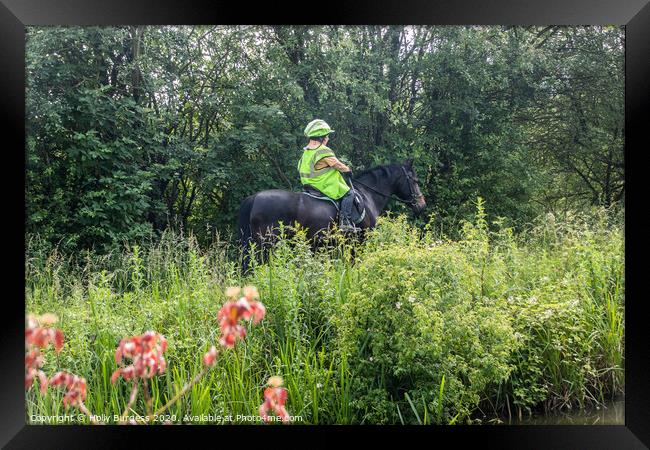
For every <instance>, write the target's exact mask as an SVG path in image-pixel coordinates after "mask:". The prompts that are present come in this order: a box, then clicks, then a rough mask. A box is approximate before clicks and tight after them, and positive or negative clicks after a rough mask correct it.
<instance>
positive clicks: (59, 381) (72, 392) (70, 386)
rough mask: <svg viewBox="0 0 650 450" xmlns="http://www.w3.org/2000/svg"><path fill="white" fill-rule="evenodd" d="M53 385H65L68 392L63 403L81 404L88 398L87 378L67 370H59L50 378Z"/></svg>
mask: <svg viewBox="0 0 650 450" xmlns="http://www.w3.org/2000/svg"><path fill="white" fill-rule="evenodd" d="M49 384H50V385H51V386H63V387H65V388H66V390H67V392H66V394H65V396H64V397H63V405H64V406H65V407H66V408H68V407H70V406H79V405H81V404H82V403H83V402H84V400H85V399H86V379H85V378H81V377H79V376H77V375H73V374H71V373H67V372H57V373H55V374H54V376H53V377H52V378H50V382H49Z"/></svg>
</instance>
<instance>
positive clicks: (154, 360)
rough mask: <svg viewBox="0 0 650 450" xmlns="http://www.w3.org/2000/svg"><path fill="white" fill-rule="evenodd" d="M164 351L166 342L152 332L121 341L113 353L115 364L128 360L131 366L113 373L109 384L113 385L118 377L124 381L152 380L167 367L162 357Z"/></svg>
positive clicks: (163, 338) (162, 337) (159, 335)
mask: <svg viewBox="0 0 650 450" xmlns="http://www.w3.org/2000/svg"><path fill="white" fill-rule="evenodd" d="M165 350H167V340H166V339H165V337H164V336H162V335H161V334H159V333H156V332H153V331H147V332H146V333H144V334H143V335H141V336H133V337H131V338H124V339H122V340H121V341H120V345H119V346H118V347H117V350H116V351H115V362H116V363H117V364H120V363H121V362H122V360H123V359H124V358H129V359H131V360H132V364H131V365H129V366H126V367H120V368H118V369H117V370H116V371H115V372H113V375H112V376H111V383H115V381H116V380H117V379H118V378H119V377H120V375H121V376H122V377H123V378H124V379H125V380H130V379H132V378H135V377H137V378H152V377H153V376H154V375H156V374H157V373H158V374H161V373H163V372H164V371H165V369H166V367H167V362H166V361H165V358H164V357H163V356H162V354H163V353H164V352H165Z"/></svg>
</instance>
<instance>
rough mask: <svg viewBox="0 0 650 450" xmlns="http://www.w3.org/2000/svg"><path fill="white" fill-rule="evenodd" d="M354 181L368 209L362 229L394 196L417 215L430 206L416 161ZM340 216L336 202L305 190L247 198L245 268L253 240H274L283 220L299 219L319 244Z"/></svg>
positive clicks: (242, 223)
mask: <svg viewBox="0 0 650 450" xmlns="http://www.w3.org/2000/svg"><path fill="white" fill-rule="evenodd" d="M352 183H353V186H354V188H355V189H356V190H357V191H358V192H359V194H360V195H361V196H362V198H363V202H364V205H365V208H366V214H365V217H364V219H363V221H362V222H361V223H360V224H358V225H357V226H358V227H360V228H361V229H362V232H365V231H366V230H368V229H370V228H373V227H374V226H375V224H376V223H377V217H378V216H379V215H380V214H381V213H382V211H383V210H384V208H386V205H387V204H388V202H389V200H391V199H395V200H398V201H401V202H403V203H407V204H409V205H410V206H411V208H412V209H413V211H414V212H415V213H416V214H419V213H420V212H421V211H422V210H423V209H424V207H425V206H426V204H425V201H424V196H423V195H422V193H421V192H420V187H419V186H418V184H417V177H416V175H415V172H414V171H413V160H408V161H406V163H404V164H390V165H384V166H378V167H375V168H373V169H369V170H366V171H364V172H362V173H360V174H359V175H358V176H357V177H356V178H353V179H352ZM336 217H337V211H336V207H335V206H334V205H333V204H332V202H330V201H326V200H319V199H316V198H313V197H311V196H309V195H305V194H304V193H301V192H289V191H283V190H280V189H271V190H268V191H261V192H258V193H256V194H253V195H251V196H249V197H247V198H246V199H244V201H243V202H242V203H241V205H240V207H239V223H238V230H239V242H240V246H241V248H242V250H243V264H242V266H243V267H242V268H243V270H244V271H246V270H247V269H248V263H249V258H250V255H249V248H250V245H251V243H252V242H255V243H256V245H257V247H258V248H262V246H263V244H264V243H266V242H269V241H271V240H272V239H268V238H269V237H270V238H273V237H275V236H276V234H277V230H278V226H279V224H280V222H282V223H283V224H284V225H288V226H292V225H293V224H294V223H295V222H298V223H299V224H300V225H301V226H302V227H303V228H306V231H307V237H308V238H309V239H312V240H313V242H315V243H317V242H318V240H319V239H318V238H319V236H323V235H325V234H326V232H327V231H328V230H329V229H330V228H331V226H332V225H333V224H334V223H335V222H336Z"/></svg>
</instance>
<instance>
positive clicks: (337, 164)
mask: <svg viewBox="0 0 650 450" xmlns="http://www.w3.org/2000/svg"><path fill="white" fill-rule="evenodd" d="M321 161H324V162H325V163H326V164H327V165H328V166H330V167H334V168H335V169H336V170H338V171H340V172H349V171H350V168H349V167H348V166H346V165H345V164H343V163H342V162H341V161H339V160H338V158H337V157H336V156H328V157H327V158H323V159H321ZM319 162H320V161H319Z"/></svg>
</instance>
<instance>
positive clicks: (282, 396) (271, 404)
mask: <svg viewBox="0 0 650 450" xmlns="http://www.w3.org/2000/svg"><path fill="white" fill-rule="evenodd" d="M268 384H269V385H270V386H269V387H267V388H266V389H265V390H264V403H262V404H261V405H260V410H259V412H260V417H261V418H262V420H263V421H264V422H270V421H271V420H272V419H271V417H270V416H269V412H270V411H273V412H274V413H275V414H276V415H277V416H278V417H279V418H280V419H281V420H282V421H283V422H289V421H290V420H291V419H290V417H289V413H288V412H287V410H286V409H285V406H284V404H285V403H286V401H287V390H286V389H285V388H283V387H281V386H282V378H280V377H271V378H269V381H268Z"/></svg>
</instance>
